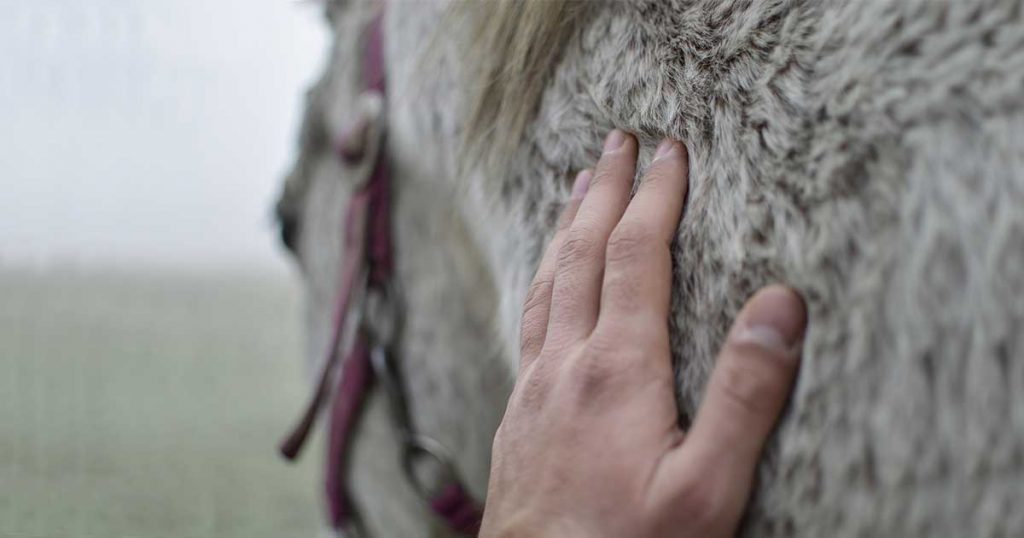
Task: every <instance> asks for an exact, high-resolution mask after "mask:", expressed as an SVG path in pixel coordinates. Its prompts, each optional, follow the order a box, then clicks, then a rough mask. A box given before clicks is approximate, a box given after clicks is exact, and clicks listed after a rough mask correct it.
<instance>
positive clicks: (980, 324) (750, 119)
mask: <svg viewBox="0 0 1024 538" xmlns="http://www.w3.org/2000/svg"><path fill="white" fill-rule="evenodd" d="M582 6H583V7H582V8H581V12H580V13H573V14H572V17H573V21H574V24H565V25H562V27H564V28H565V30H564V32H565V33H564V35H559V36H554V37H552V36H550V35H549V36H546V37H545V36H541V37H543V38H544V39H543V40H541V38H540V37H537V36H531V35H530V31H532V30H531V28H528V27H525V25H524V28H523V31H522V32H516V31H514V29H513V31H510V32H509V35H512V36H513V39H520V40H523V39H526V40H528V39H531V38H533V39H537V41H536V43H542V44H544V46H550V47H553V48H555V49H557V50H553V51H552V53H553V54H552V57H553V58H554V59H555V61H554V62H553V63H552V64H551V65H550V69H546V68H545V69H546V70H544V71H543V72H542V73H541V74H542V75H543V76H541V77H534V78H536V79H537V80H536V81H533V82H528V83H526V85H527V86H528V85H529V84H533V85H535V86H536V85H539V91H538V92H537V99H536V102H535V103H529V102H527V103H525V104H519V103H508V106H519V105H522V110H526V111H527V112H528V113H529V115H528V118H527V119H528V121H527V122H526V123H525V124H524V125H523V126H522V128H521V129H520V130H517V129H516V127H515V126H514V125H513V126H511V127H509V126H507V125H503V124H501V118H495V121H496V122H498V123H497V124H496V125H494V126H492V127H493V129H494V130H495V131H496V132H491V133H488V132H481V131H480V130H479V125H477V126H476V127H474V126H473V125H471V121H470V120H471V119H470V118H468V116H469V115H470V114H471V113H473V111H474V108H473V107H474V105H473V103H477V102H479V101H478V100H477V101H475V99H478V98H479V96H478V95H477V96H474V92H477V91H478V89H477V88H473V87H472V86H473V84H470V83H467V81H472V80H473V77H474V76H478V75H479V73H480V72H481V71H480V70H477V71H473V70H472V69H469V68H468V67H467V66H472V65H481V62H482V61H483V62H485V61H486V58H483V59H481V56H486V55H488V54H491V53H492V52H494V51H491V50H489V49H487V48H486V47H479V46H473V45H474V43H475V41H474V39H478V37H479V33H478V32H475V31H474V29H472V28H468V27H469V26H471V25H473V24H480V20H481V19H480V18H474V17H473V16H465V15H463V16H460V15H459V14H458V13H456V12H448V7H447V6H446V5H445V3H444V2H443V1H441V2H439V1H425V0H424V1H397V0H393V1H391V2H389V6H388V12H387V15H386V24H385V27H386V48H387V51H386V52H387V64H388V77H389V92H390V95H389V101H388V104H387V111H386V120H385V122H386V125H387V128H388V133H389V139H388V145H387V151H388V153H389V155H390V157H391V158H392V160H393V161H394V165H395V181H396V191H397V199H396V202H395V209H394V211H395V218H396V236H397V237H396V239H397V247H396V248H397V256H398V265H399V267H398V274H399V279H400V281H401V284H402V289H403V294H404V300H405V303H406V309H407V319H406V327H405V331H404V334H403V339H402V343H401V347H400V349H401V360H402V361H403V363H404V365H405V368H406V370H407V371H408V372H409V373H410V376H409V384H410V397H411V399H412V400H413V401H414V404H413V406H414V409H413V413H414V415H415V419H416V421H417V424H418V426H419V427H420V428H421V429H422V430H423V431H425V432H427V433H429V434H430V435H432V436H434V437H436V438H438V439H439V440H441V441H442V442H443V443H444V444H445V445H447V447H448V448H449V449H450V450H451V451H452V452H454V453H456V454H457V455H458V470H459V473H460V474H461V475H462V476H463V477H464V478H465V479H466V480H467V481H468V482H469V485H470V487H471V489H472V490H473V493H474V494H475V495H476V496H477V497H478V498H482V497H483V493H484V491H485V487H486V477H487V465H488V452H489V448H490V436H491V434H492V433H493V431H494V429H495V428H496V426H497V423H498V421H499V419H500V415H501V412H502V410H503V404H504V398H505V397H506V395H507V393H508V391H509V390H510V387H511V381H512V373H513V372H514V369H513V368H512V366H513V365H514V364H515V361H516V359H517V344H518V338H517V331H518V322H519V319H518V318H519V313H520V312H519V310H520V305H521V301H522V299H523V297H524V295H525V292H526V287H527V285H528V283H529V280H530V278H531V276H532V272H533V271H534V269H535V267H536V264H537V262H538V259H539V255H540V253H541V249H542V247H543V244H544V243H545V241H546V240H547V239H548V238H549V236H550V234H551V232H552V229H553V224H554V220H555V216H556V214H557V212H558V210H559V208H560V207H561V204H562V203H563V202H564V200H565V199H566V198H567V197H568V184H569V179H570V178H571V177H572V176H573V175H574V173H575V172H577V171H579V170H581V169H582V168H585V167H588V166H592V164H593V163H594V162H595V161H596V159H597V157H598V154H599V150H600V147H601V138H602V136H603V135H604V134H605V133H606V132H607V131H608V130H609V129H611V128H613V127H619V128H623V129H626V130H628V131H630V132H633V133H635V134H637V135H638V137H639V139H640V141H641V144H642V145H643V146H644V150H643V151H642V155H641V158H642V161H645V162H646V161H647V160H649V158H650V155H651V152H652V149H653V146H654V144H655V143H656V142H657V141H658V140H659V139H660V138H661V137H664V136H671V137H675V138H678V139H680V140H683V141H684V142H685V143H686V144H687V145H688V147H689V149H690V155H691V167H692V173H691V189H690V194H689V199H688V202H687V207H686V215H685V217H684V219H683V222H682V224H681V226H680V231H679V236H678V242H677V246H676V247H675V248H676V251H675V252H676V256H675V278H676V285H675V290H674V295H673V315H672V319H671V324H672V329H673V345H674V351H675V358H676V360H677V361H678V364H679V368H678V372H679V389H680V392H679V396H680V398H679V402H680V411H681V413H682V416H683V418H684V422H685V419H686V418H687V417H689V416H691V415H692V413H693V411H694V409H695V407H696V405H697V403H698V402H699V399H700V394H701V390H702V387H703V383H704V381H705V380H706V378H707V374H708V372H709V370H710V368H711V365H712V363H713V359H714V356H715V351H716V349H717V347H718V346H719V344H720V343H721V341H722V339H723V337H724V334H725V331H726V329H727V328H728V325H729V324H730V322H731V319H732V318H733V316H734V315H735V313H736V312H737V310H738V308H739V307H740V306H741V305H742V303H743V302H744V301H745V299H746V298H747V297H748V296H749V295H750V294H751V292H753V291H754V290H755V289H756V288H758V287H760V286H762V285H764V284H768V283H771V282H774V281H782V282H785V283H788V284H790V285H792V286H794V287H796V288H797V289H799V290H800V291H801V292H802V293H803V294H804V297H805V298H806V300H807V303H808V306H809V309H810V328H809V333H808V338H807V343H806V346H805V348H804V360H803V363H802V367H801V372H800V378H799V382H798V386H797V387H796V390H795V393H794V395H793V398H792V402H791V404H790V407H789V409H788V412H787V415H786V417H785V418H784V420H783V421H782V423H781V425H780V428H779V430H778V433H777V435H776V437H775V438H774V440H773V442H772V443H771V445H770V448H769V450H768V453H767V455H766V458H765V460H764V462H763V464H762V466H761V471H760V475H759V478H760V482H759V487H758V490H757V493H756V497H755V499H754V500H753V501H752V504H751V507H750V511H749V513H748V516H747V520H746V523H745V526H744V529H745V531H744V532H745V533H746V534H747V535H749V536H951V537H960V536H1011V535H1012V536H1022V535H1024V509H1022V507H1024V473H1022V471H1024V402H1022V397H1021V394H1022V391H1024V335H1022V329H1024V298H1022V297H1021V292H1022V290H1024V210H1022V204H1024V110H1022V105H1024V20H1022V17H1024V14H1022V2H1021V1H1020V0H619V1H614V2H607V3H606V2H598V1H593V2H586V3H584V4H583V5H582ZM326 11H327V14H328V18H329V20H330V23H331V25H332V27H333V29H334V30H335V41H334V43H333V49H332V54H331V57H330V60H329V63H328V65H327V66H326V70H325V73H324V76H323V78H322V79H321V80H320V81H319V82H318V83H317V84H316V86H315V87H314V88H313V89H312V90H311V92H310V95H309V102H308V109H307V111H306V120H305V125H304V132H303V136H302V141H301V147H300V149H301V152H300V156H299V158H298V161H297V163H296V166H295V169H294V171H293V172H292V174H291V175H290V177H289V178H288V182H287V185H286V188H285V191H284V195H283V197H282V200H281V203H280V204H279V213H280V215H281V217H282V219H283V220H284V221H285V222H287V223H290V224H291V226H290V227H289V231H293V232H294V234H293V235H294V238H295V240H296V241H295V243H296V251H297V254H298V259H299V261H300V266H301V268H302V271H303V275H304V278H305V282H306V287H307V292H308V315H309V319H308V322H309V350H310V357H311V359H310V360H311V365H310V371H311V372H312V371H314V370H315V369H316V366H315V364H314V363H315V362H316V361H319V360H320V358H321V355H322V350H323V347H324V346H325V345H326V340H327V338H328V331H329V325H330V318H331V315H330V310H331V307H332V305H331V300H332V297H333V294H334V286H335V283H336V281H337V276H336V273H337V268H338V263H339V255H340V244H341V233H342V227H341V224H342V212H343V209H344V205H345V202H346V200H347V197H348V194H349V193H350V192H351V190H352V188H353V186H354V185H356V184H357V183H358V182H359V181H360V180H361V179H362V178H363V176H364V175H365V173H366V166H364V165H358V164H357V165H345V164H343V163H340V162H339V161H338V160H337V159H336V157H335V156H334V154H333V152H332V148H331V144H332V141H333V140H334V139H335V137H337V136H338V135H339V133H340V132H341V131H342V130H343V129H344V127H345V126H346V125H347V124H348V123H349V122H351V121H352V119H353V117H354V116H355V115H357V114H358V111H359V110H360V107H361V106H362V105H361V104H360V103H361V101H360V99H359V90H360V80H359V69H358V66H359V62H360V45H359V44H360V42H361V41H360V39H361V28H362V27H363V25H364V24H365V23H366V21H367V20H369V18H370V17H371V16H372V5H371V4H370V2H368V1H365V0H349V1H346V0H334V1H332V2H328V4H327V6H326ZM490 23H491V24H498V25H499V26H500V24H506V25H507V24H516V21H515V20H510V21H490ZM506 30H508V29H507V28H506ZM560 31H562V30H560ZM524 34H525V35H524ZM474 36H477V37H474ZM474 62H476V63H475V64H474ZM541 67H543V66H541ZM467 71H470V73H469V74H467ZM482 72H484V73H485V74H486V70H484V71H482ZM474 73H475V74H474ZM524 76H525V75H524ZM509 83H510V84H515V83H516V81H514V80H512V81H510V82H509ZM524 87H525V86H524ZM527 89H528V88H527ZM524 95H525V96H526V97H524V99H526V100H527V101H528V100H529V92H526V93H525V94H524ZM477 112H479V110H477ZM474 129H476V130H474ZM502 129H505V134H508V133H511V137H510V138H506V139H502V138H501V132H502ZM467 134H468V135H471V136H475V137H484V138H483V140H484V141H485V142H486V141H488V140H492V141H494V143H495V147H497V148H498V149H497V150H495V151H488V150H487V149H486V148H484V149H480V145H479V144H477V145H475V144H474V140H472V139H471V140H468V141H466V140H463V138H464V137H465V136H466V135H467ZM501 140H506V141H508V140H511V142H510V143H506V144H499V143H498V142H500V141H501ZM463 142H466V144H465V145H463ZM474 147H475V148H476V149H477V150H478V151H483V152H485V153H487V155H485V156H484V157H482V158H478V157H479V156H478V155H473V156H469V158H467V155H465V154H463V153H460V148H474ZM495 153H500V154H497V155H495ZM460 163H462V165H460ZM364 418H365V419H364V420H363V421H362V423H361V426H360V430H359V432H358V434H357V442H356V447H355V450H354V455H353V473H354V478H353V481H352V482H351V484H352V490H353V492H354V497H355V500H356V502H357V504H358V506H359V509H360V511H361V513H362V516H363V518H364V519H365V520H366V522H367V525H368V526H369V528H370V530H371V531H375V532H376V534H377V535H380V536H418V535H423V534H424V533H425V532H426V531H425V530H424V529H426V528H428V527H429V526H430V525H432V523H430V517H429V515H428V513H427V511H426V510H424V509H423V508H422V507H421V505H420V504H419V502H418V500H417V499H416V497H415V496H414V495H413V493H412V491H411V489H410V488H409V486H408V484H407V483H406V482H405V481H404V478H403V477H402V475H401V473H400V471H399V469H398V466H397V464H396V461H397V447H396V444H395V441H394V434H393V432H392V431H391V430H390V426H389V424H388V422H387V419H386V415H385V412H384V408H383V400H382V398H381V395H379V394H374V395H373V396H372V397H371V401H370V404H369V406H368V410H367V415H366V416H365V417H364ZM434 529H435V532H440V531H439V530H438V528H437V527H436V526H435V527H434Z"/></svg>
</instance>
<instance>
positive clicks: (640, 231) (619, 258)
mask: <svg viewBox="0 0 1024 538" xmlns="http://www.w3.org/2000/svg"><path fill="white" fill-rule="evenodd" d="M655 245H657V239H656V237H655V234H654V231H653V230H651V229H650V228H649V227H647V226H645V225H643V224H640V223H636V222H625V221H624V222H621V223H619V225H618V226H616V227H615V230H614V231H612V234H611V237H609V238H608V250H607V254H606V256H607V262H608V264H609V265H612V264H623V265H631V264H633V263H634V262H635V261H636V260H638V259H641V258H642V257H643V256H646V255H648V254H649V253H651V251H652V250H653V248H654V246H655Z"/></svg>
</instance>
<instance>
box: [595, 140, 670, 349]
mask: <svg viewBox="0 0 1024 538" xmlns="http://www.w3.org/2000/svg"><path fill="white" fill-rule="evenodd" d="M688 180H689V163H688V154H687V152H686V148H685V147H684V146H683V145H682V144H681V143H679V142H676V141H673V140H666V141H665V142H663V143H662V144H661V145H660V146H659V147H658V151H657V153H656V154H655V158H654V162H652V163H651V165H650V167H649V168H648V171H647V173H646V175H645V176H644V180H643V182H642V183H641V184H640V187H639V189H638V190H637V193H636V195H635V196H634V197H633V200H632V201H631V202H630V203H629V207H628V208H627V209H626V212H625V213H624V214H623V216H622V219H621V220H620V221H619V224H618V225H617V226H616V227H615V230H614V231H613V232H612V234H611V237H610V238H609V239H608V247H607V251H606V256H605V273H604V284H603V288H602V292H601V315H600V316H601V317H600V323H601V324H606V323H607V324H612V326H614V327H616V328H618V329H619V330H622V329H625V330H627V331H631V332H634V333H635V332H636V331H642V332H643V333H644V334H645V335H646V334H649V332H650V331H651V330H654V331H656V332H657V336H658V337H659V338H660V337H664V338H665V343H666V344H667V341H668V340H667V339H668V312H669V304H670V292H671V287H672V257H671V250H670V249H671V246H672V242H673V240H674V239H675V236H676V230H677V229H678V227H679V219H680V217H681V216H682V211H683V201H684V199H685V198H686V191H687V185H688Z"/></svg>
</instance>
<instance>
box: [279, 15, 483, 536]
mask: <svg viewBox="0 0 1024 538" xmlns="http://www.w3.org/2000/svg"><path fill="white" fill-rule="evenodd" d="M365 32H366V33H365V40H366V41H365V43H364V50H363V80H364V86H365V89H366V91H367V92H376V93H379V94H380V95H381V96H385V90H386V77H385V69H384V65H385V64H384V39H383V12H381V13H380V14H378V15H377V16H376V17H375V18H374V19H373V21H371V22H370V24H369V25H368V26H367V27H366V30H365ZM367 125H368V124H367V123H365V122H364V123H363V124H362V126H359V125H357V126H356V127H355V130H356V131H360V132H355V133H350V136H363V137H364V139H365V135H366V128H367ZM379 136H380V140H378V141H377V142H378V144H379V147H378V150H377V151H376V154H375V155H374V156H373V157H374V158H375V162H374V165H373V169H372V171H371V173H370V177H369V179H367V181H366V183H365V184H364V185H363V187H362V188H360V189H359V190H357V191H356V192H354V193H353V194H352V197H351V199H350V200H349V203H348V207H347V209H346V214H345V234H344V236H345V240H344V244H343V248H342V251H343V256H344V261H343V266H342V271H341V280H340V282H339V288H338V290H339V291H338V296H337V299H336V301H335V305H336V306H335V310H334V317H333V324H332V332H331V339H330V344H329V347H328V350H327V354H326V357H325V360H324V364H323V368H322V370H321V372H320V377H319V381H318V383H317V386H316V390H315V392H314V394H313V397H312V398H311V399H310V402H309V404H308V405H307V407H306V410H305V412H304V413H303V415H302V418H301V420H300V421H299V423H298V424H297V425H296V427H295V428H294V430H293V431H292V432H291V433H290V434H289V435H288V436H287V437H286V438H285V440H284V442H283V443H282V444H281V446H280V452H281V454H282V455H283V456H284V457H285V458H286V459H288V460H294V459H295V458H296V457H297V456H298V454H299V452H300V451H301V450H302V447H303V445H304V444H305V442H306V440H307V439H308V437H309V434H310V432H311V430H312V427H313V424H314V423H315V422H316V417H317V415H318V413H319V411H320V409H321V408H322V407H324V404H325V402H326V400H327V398H328V396H329V395H330V394H331V392H332V391H331V390H330V385H331V382H332V381H333V380H334V379H335V377H337V381H336V384H337V386H336V387H335V389H334V391H333V399H332V401H331V403H330V407H331V411H330V416H329V421H330V422H329V426H328V428H329V432H328V447H327V450H328V452H327V461H326V465H325V477H324V494H325V498H326V502H327V510H328V515H329V518H330V523H331V525H332V526H333V527H334V528H336V529H344V528H347V527H350V526H351V525H352V524H353V523H357V517H356V513H355V510H354V507H353V506H352V503H351V501H350V499H349V496H348V490H347V478H348V477H347V463H348V454H349V448H350V447H351V441H352V434H353V432H354V427H355V424H356V422H357V420H358V418H359V414H360V412H361V410H362V405H363V402H364V401H365V397H366V395H367V393H368V392H369V390H370V388H371V386H372V384H373V383H374V378H375V373H374V365H373V363H372V360H371V349H372V347H373V346H374V345H377V344H375V343H373V342H369V341H368V335H367V333H366V332H365V331H364V330H363V328H362V327H359V328H357V331H356V334H355V338H354V342H353V343H352V345H351V348H350V349H349V351H348V354H347V356H346V357H345V359H344V360H340V359H339V357H340V352H339V350H340V348H341V344H342V339H343V335H344V333H345V329H346V327H347V319H348V315H349V314H350V312H351V310H352V306H353V303H352V300H353V296H354V295H355V292H356V289H357V286H358V285H359V284H360V278H361V276H363V275H365V276H366V280H365V283H366V289H367V294H373V293H378V294H381V295H387V294H388V293H389V291H390V289H391V281H392V276H393V272H394V250H393V243H392V234H391V170H390V167H389V163H388V159H387V155H386V152H385V151H384V132H383V130H381V132H380V135H379ZM356 145H358V144H354V143H352V141H351V140H342V141H341V142H340V143H339V145H338V156H339V157H340V158H341V159H343V160H345V161H347V162H351V161H354V160H356V159H358V158H359V157H361V156H362V155H361V154H359V153H360V152H358V151H355V150H354V146H356ZM339 363H340V364H341V370H342V371H341V374H340V376H336V375H335V370H336V369H337V366H338V364H339ZM381 381H386V382H385V383H384V384H385V385H386V387H385V388H390V389H392V390H394V389H395V386H396V385H397V386H398V389H397V390H399V391H400V390H402V388H401V386H400V383H396V381H400V380H396V379H382V380H381ZM394 400H395V398H392V402H391V404H392V405H393V406H395V405H400V404H401V402H398V404H396V402H395V401H394ZM393 411H396V412H398V413H399V414H400V413H402V412H407V410H405V409H401V410H393ZM405 426H406V431H404V432H400V433H402V434H403V436H404V437H406V438H412V437H413V436H414V433H415V432H412V431H411V425H408V424H407V425H405ZM406 448H407V449H408V447H406ZM445 463H447V462H445ZM406 472H407V473H408V469H406ZM425 500H426V501H427V504H428V505H429V507H430V509H431V510H432V511H433V512H434V514H435V515H436V516H437V517H438V518H440V519H441V520H442V521H444V522H445V523H446V525H447V526H448V528H449V529H450V530H451V531H453V532H455V533H457V534H463V535H475V534H476V533H477V532H478V531H479V528H480V521H481V518H482V514H483V510H482V509H481V508H480V507H479V506H478V505H477V504H476V502H475V501H474V500H473V498H472V496H470V495H469V493H468V492H467V490H466V488H465V487H464V486H463V485H462V484H461V483H460V482H459V481H458V479H457V478H456V477H455V476H454V474H453V475H452V476H451V481H450V482H448V483H446V484H443V485H442V487H441V489H440V491H439V493H438V494H437V495H435V496H432V497H429V498H426V499H425Z"/></svg>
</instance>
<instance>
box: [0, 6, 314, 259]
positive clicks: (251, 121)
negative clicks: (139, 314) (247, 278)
mask: <svg viewBox="0 0 1024 538" xmlns="http://www.w3.org/2000/svg"><path fill="white" fill-rule="evenodd" d="M0 4H3V13H4V15H3V17H0V263H16V264H21V263H29V264H33V265H40V264H42V265H45V264H49V263H55V262H57V263H69V262H70V263H76V264H85V265H102V266H108V265H122V266H125V265H127V266H131V265H146V266H150V265H158V266H164V267H172V268H188V269H196V268H222V267H237V266H239V265H244V266H246V267H250V268H256V269H260V270H264V269H275V270H277V269H280V268H281V267H284V261H283V255H282V254H281V253H280V251H279V249H278V247H277V244H276V241H275V236H274V234H275V233H276V230H275V228H274V226H273V222H272V219H271V207H272V203H273V200H274V197H275V196H276V193H277V190H278V188H279V186H280V181H281V177H282V176H283V174H284V173H285V172H286V171H287V169H288V167H289V166H290V164H291V160H292V157H293V154H294V148H295V144H296V143H295V140H296V133H297V129H298V125H299V118H300V114H301V105H302V96H303V93H304V90H305V88H306V87H307V86H308V85H309V84H310V83H311V82H312V81H313V80H314V79H315V77H316V76H317V74H318V72H319V70H320V67H321V63H322V61H323V59H324V54H325V51H326V46H327V28H326V25H325V23H324V22H322V20H321V18H320V9H319V8H318V7H317V6H316V5H315V4H313V3H306V2H301V3H300V2H296V1H295V0H0ZM12 4H13V6H12Z"/></svg>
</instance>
